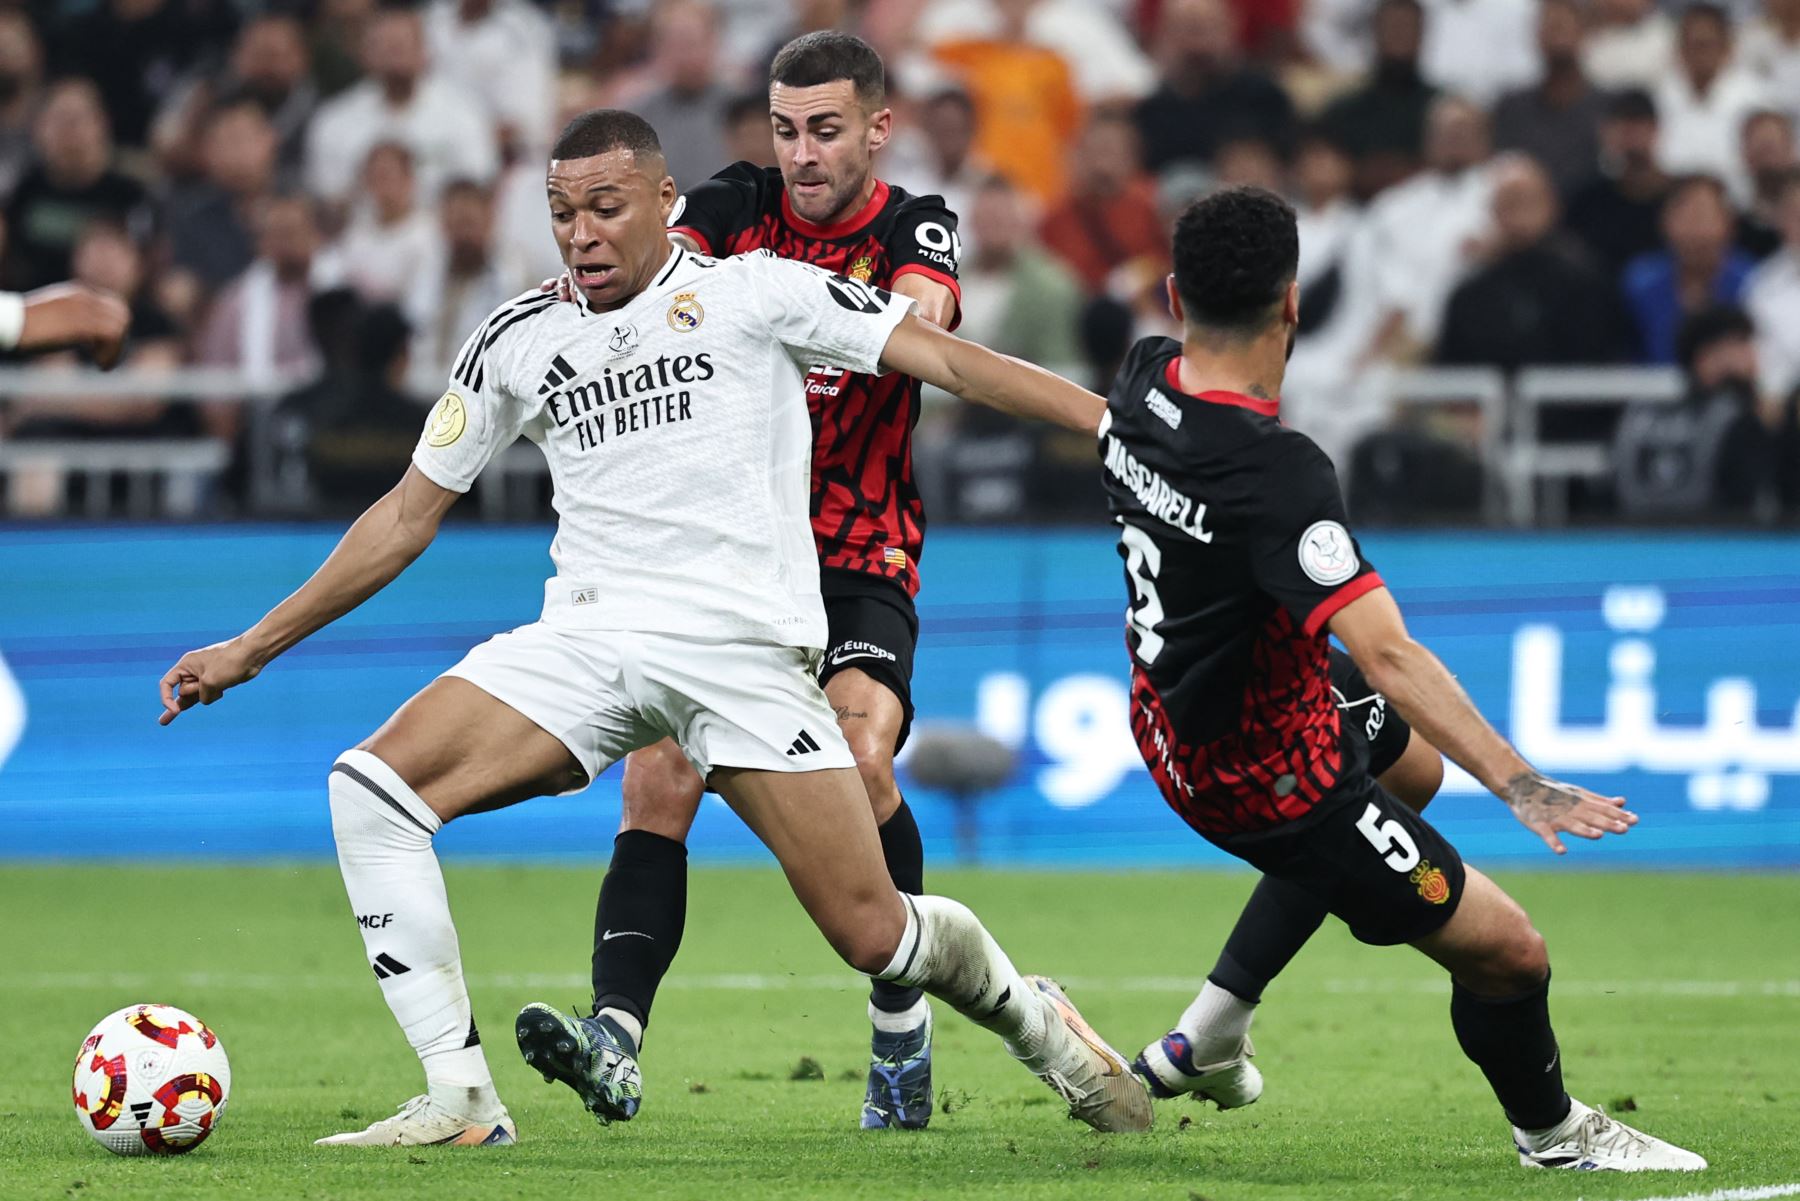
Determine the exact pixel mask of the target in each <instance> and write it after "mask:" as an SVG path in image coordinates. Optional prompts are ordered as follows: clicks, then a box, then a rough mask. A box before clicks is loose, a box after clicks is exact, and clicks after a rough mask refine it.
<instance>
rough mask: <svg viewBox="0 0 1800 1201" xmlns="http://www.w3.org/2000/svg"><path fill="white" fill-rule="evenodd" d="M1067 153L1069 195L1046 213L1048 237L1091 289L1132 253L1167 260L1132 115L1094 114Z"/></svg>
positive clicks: (1048, 243) (1044, 232) (1134, 256)
mask: <svg viewBox="0 0 1800 1201" xmlns="http://www.w3.org/2000/svg"><path fill="white" fill-rule="evenodd" d="M1069 157H1070V159H1071V160H1072V161H1071V163H1070V181H1069V191H1068V195H1067V196H1065V197H1064V198H1063V200H1062V201H1061V202H1060V203H1059V204H1057V205H1055V206H1054V207H1052V208H1051V209H1050V211H1049V212H1048V213H1046V214H1045V216H1044V223H1043V230H1042V236H1043V239H1044V245H1046V246H1048V247H1049V248H1050V249H1051V250H1052V251H1053V252H1054V253H1055V254H1056V255H1057V256H1058V257H1059V258H1061V259H1062V261H1063V262H1064V263H1065V264H1067V265H1068V266H1069V268H1070V269H1071V270H1073V271H1074V272H1075V275H1076V276H1077V277H1078V278H1079V279H1080V280H1081V282H1082V283H1083V284H1084V285H1085V286H1086V287H1087V288H1088V290H1089V291H1098V290H1100V288H1101V287H1102V286H1103V285H1104V284H1105V283H1106V280H1107V277H1108V276H1109V275H1110V274H1111V273H1112V272H1113V271H1114V270H1115V269H1118V268H1121V267H1123V266H1124V265H1125V264H1127V263H1129V262H1131V261H1132V260H1145V261H1148V262H1151V263H1156V264H1162V263H1165V262H1166V261H1167V258H1168V240H1169V239H1168V231H1167V230H1166V229H1165V228H1164V226H1163V220H1162V216H1161V214H1160V213H1159V212H1158V211H1157V207H1156V188H1155V185H1154V184H1153V183H1152V182H1151V181H1150V177H1149V176H1148V175H1146V174H1144V169H1143V162H1142V159H1141V158H1140V156H1139V150H1138V144H1137V129H1136V128H1135V127H1134V126H1133V125H1132V123H1131V121H1130V120H1129V119H1128V118H1126V117H1123V116H1118V115H1113V114H1107V113H1100V114H1097V115H1096V116H1095V117H1094V119H1093V120H1092V121H1090V122H1089V123H1088V127H1087V129H1086V130H1085V131H1084V132H1083V133H1082V135H1081V140H1080V141H1079V143H1077V145H1076V147H1075V150H1074V153H1073V154H1071V155H1070V156H1069Z"/></svg>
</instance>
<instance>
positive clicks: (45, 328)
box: [18, 284, 131, 367]
mask: <svg viewBox="0 0 1800 1201" xmlns="http://www.w3.org/2000/svg"><path fill="white" fill-rule="evenodd" d="M24 300H25V324H24V327H23V328H22V329H21V331H20V333H19V347H18V348H19V349H20V350H54V349H57V348H60V347H65V346H85V347H88V348H89V349H91V350H92V351H93V353H94V358H95V361H97V362H98V363H99V364H100V366H102V367H111V366H112V365H113V364H114V363H116V362H118V359H119V352H120V350H121V349H123V347H124V344H125V331H126V329H127V328H128V327H129V326H130V325H131V310H130V308H128V307H127V306H126V304H125V302H124V301H123V300H120V299H119V298H118V297H117V296H114V295H112V294H111V293H108V292H101V291H99V290H97V289H94V288H90V287H88V286H87V285H85V284H52V285H50V286H49V287H47V288H39V289H37V290H36V291H35V292H27V293H26V294H25V297H24Z"/></svg>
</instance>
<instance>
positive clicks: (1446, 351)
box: [1436, 153, 1626, 371]
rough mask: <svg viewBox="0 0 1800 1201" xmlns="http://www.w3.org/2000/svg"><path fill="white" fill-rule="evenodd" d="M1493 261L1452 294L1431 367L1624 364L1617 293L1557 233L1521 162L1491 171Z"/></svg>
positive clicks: (1553, 215) (1549, 191)
mask: <svg viewBox="0 0 1800 1201" xmlns="http://www.w3.org/2000/svg"><path fill="white" fill-rule="evenodd" d="M1493 187H1494V198H1493V210H1494V227H1493V235H1492V239H1491V242H1490V247H1491V258H1490V261H1489V262H1488V263H1487V265H1486V266H1484V267H1481V268H1480V269H1478V270H1477V271H1476V272H1475V273H1474V274H1473V275H1471V276H1469V278H1468V279H1466V280H1464V281H1463V282H1462V283H1461V284H1458V285H1457V288H1456V290H1455V291H1454V292H1452V293H1451V294H1450V302H1449V304H1448V306H1446V308H1445V311H1444V326H1443V331H1442V332H1441V333H1440V334H1439V336H1438V344H1437V354H1436V360H1437V361H1438V362H1440V363H1445V364H1451V365H1457V366H1462V365H1478V366H1486V365H1492V366H1496V367H1501V368H1504V369H1506V370H1508V371H1513V370H1516V369H1517V368H1519V367H1523V366H1526V365H1528V364H1534V363H1548V364H1574V363H1611V362H1616V361H1618V360H1619V359H1621V358H1624V357H1626V339H1625V336H1624V332H1623V330H1622V327H1621V326H1622V323H1621V316H1622V315H1621V314H1620V312H1619V300H1618V290H1617V288H1616V287H1615V286H1614V284H1613V282H1612V280H1611V279H1610V278H1608V277H1606V276H1604V275H1602V274H1601V273H1600V272H1599V270H1598V269H1596V268H1595V266H1594V264H1593V262H1592V261H1591V260H1590V259H1589V258H1588V256H1587V253H1586V251H1584V250H1583V249H1582V248H1581V246H1580V245H1579V244H1578V243H1575V242H1573V241H1572V240H1571V239H1569V238H1567V237H1566V235H1563V234H1560V233H1558V232H1557V229H1556V223H1557V217H1558V215H1559V214H1558V207H1559V205H1558V201H1557V195H1556V188H1555V186H1554V183H1553V182H1552V180H1551V178H1550V176H1549V173H1548V172H1547V171H1546V170H1545V169H1544V167H1543V166H1542V165H1540V164H1539V163H1537V162H1536V161H1534V160H1533V159H1531V158H1530V157H1529V156H1527V155H1523V154H1517V153H1515V154H1509V155H1505V156H1503V157H1501V158H1499V159H1496V160H1495V162H1494V169H1493Z"/></svg>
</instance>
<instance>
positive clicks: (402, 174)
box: [337, 142, 443, 302]
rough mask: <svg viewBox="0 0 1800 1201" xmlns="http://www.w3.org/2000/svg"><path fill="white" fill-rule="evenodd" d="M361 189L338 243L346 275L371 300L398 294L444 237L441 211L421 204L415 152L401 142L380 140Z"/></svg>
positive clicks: (357, 289) (366, 168)
mask: <svg viewBox="0 0 1800 1201" xmlns="http://www.w3.org/2000/svg"><path fill="white" fill-rule="evenodd" d="M361 194H362V198H363V203H361V204H359V205H357V206H356V208H355V209H354V210H353V213H352V216H351V218H350V225H349V227H348V228H347V229H345V230H344V235H343V237H342V239H340V241H339V243H338V255H337V257H338V260H339V261H340V262H341V263H342V264H343V267H344V272H345V281H346V282H347V283H349V285H350V286H351V287H353V288H355V289H356V291H357V293H358V294H359V295H361V296H362V298H363V299H364V300H366V301H370V302H374V301H382V300H397V299H398V298H399V297H400V296H401V295H402V294H403V293H405V292H406V291H407V289H408V288H410V287H411V286H412V284H413V283H414V281H415V280H416V279H417V278H418V274H419V266H420V264H422V263H424V262H425V261H426V260H427V259H429V258H431V257H432V256H433V255H434V254H436V253H437V250H438V247H439V246H440V245H441V244H442V242H443V238H442V234H441V233H440V232H439V229H438V222H437V218H436V216H435V215H433V213H432V212H431V210H429V209H427V208H425V207H423V206H421V205H420V204H419V196H418V184H417V181H416V180H415V178H414V176H413V161H412V152H411V151H409V150H407V148H406V147H405V146H402V145H401V144H400V143H398V142H378V143H376V144H375V146H374V147H373V148H372V149H370V151H369V159H368V161H367V162H366V163H364V164H363V177H362V193H361Z"/></svg>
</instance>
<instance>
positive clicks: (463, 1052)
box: [329, 751, 501, 1122]
mask: <svg viewBox="0 0 1800 1201" xmlns="http://www.w3.org/2000/svg"><path fill="white" fill-rule="evenodd" d="M329 791H330V794H331V832H332V835H333V836H334V837H335V838H336V839H337V852H338V866H339V868H341V869H342V871H343V873H344V890H345V891H346V892H348V893H349V894H350V907H351V909H352V910H353V911H354V912H355V913H356V920H357V924H358V925H359V926H360V927H361V928H362V936H363V948H364V950H366V951H367V953H368V957H369V964H370V966H371V967H372V968H374V970H375V976H376V978H377V979H379V980H380V981H381V995H382V996H383V997H384V998H385V999H386V1001H387V1003H388V1008H389V1009H391V1010H393V1012H394V1019H395V1020H396V1021H398V1022H399V1023H400V1029H401V1030H403V1031H405V1033H406V1041H407V1042H409V1043H411V1044H412V1048H413V1050H414V1051H415V1052H417V1053H418V1056H419V1062H420V1063H422V1064H424V1065H425V1080H426V1083H427V1085H428V1087H429V1089H430V1092H431V1096H432V1098H433V1099H434V1100H436V1101H437V1102H439V1103H440V1104H441V1105H443V1106H444V1107H445V1108H447V1109H449V1110H450V1111H451V1112H452V1113H456V1114H460V1115H461V1116H463V1117H466V1118H468V1119H470V1120H471V1121H476V1122H481V1121H490V1120H493V1119H495V1118H498V1117H499V1116H500V1113H501V1105H500V1097H499V1094H498V1093H496V1092H495V1091H494V1078H493V1076H492V1075H490V1074H489V1072H488V1066H487V1059H486V1058H485V1057H484V1056H483V1055H482V1053H481V1038H480V1035H478V1034H477V1033H476V1032H475V1018H474V1015H473V1014H472V1012H471V1011H470V1008H469V990H468V989H467V988H466V987H465V986H464V984H463V975H462V958H461V955H460V953H459V952H458V950H457V945H456V926H455V924H454V923H452V922H451V920H450V901H449V898H448V897H447V896H446V895H445V893H444V874H443V872H442V870H441V869H439V867H438V860H437V853H436V852H435V851H433V850H432V847H431V838H432V835H434V834H436V833H437V831H438V829H439V828H440V827H441V826H442V825H443V823H442V822H440V821H439V820H438V817H437V815H436V814H435V813H433V812H432V811H431V809H430V807H429V806H427V805H426V804H425V802H424V801H422V800H420V799H419V796H418V794H417V793H415V792H414V791H413V790H412V789H411V788H409V787H408V786H407V784H406V781H404V780H402V779H401V778H400V777H399V775H398V774H397V773H395V771H394V769H393V768H391V767H389V766H388V765H387V764H385V763H383V762H382V761H381V760H380V759H378V758H376V757H375V756H374V755H372V754H370V753H369V752H367V751H345V752H344V753H343V754H342V755H340V756H339V757H338V761H337V763H336V764H335V765H333V767H332V769H331V780H330V785H329Z"/></svg>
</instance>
